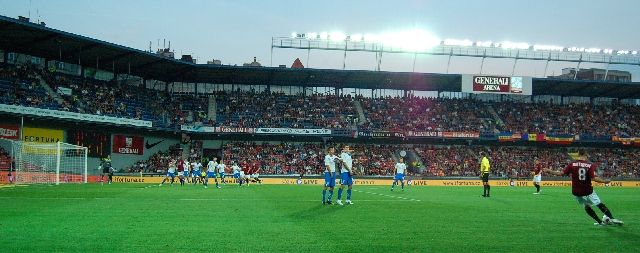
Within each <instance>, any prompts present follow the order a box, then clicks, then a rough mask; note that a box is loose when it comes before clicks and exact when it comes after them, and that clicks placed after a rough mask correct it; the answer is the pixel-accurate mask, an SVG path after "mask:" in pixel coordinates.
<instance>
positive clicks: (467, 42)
mask: <svg viewBox="0 0 640 253" xmlns="http://www.w3.org/2000/svg"><path fill="white" fill-rule="evenodd" d="M443 44H445V45H447V46H463V47H469V46H473V41H470V40H456V39H446V40H444V41H443Z"/></svg>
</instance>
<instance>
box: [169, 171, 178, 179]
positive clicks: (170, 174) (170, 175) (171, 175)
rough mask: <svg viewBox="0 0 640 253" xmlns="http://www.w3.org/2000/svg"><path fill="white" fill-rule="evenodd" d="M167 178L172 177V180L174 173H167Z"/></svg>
mask: <svg viewBox="0 0 640 253" xmlns="http://www.w3.org/2000/svg"><path fill="white" fill-rule="evenodd" d="M167 177H172V178H174V177H176V173H173V172H167Z"/></svg>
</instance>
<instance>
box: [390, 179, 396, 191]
mask: <svg viewBox="0 0 640 253" xmlns="http://www.w3.org/2000/svg"><path fill="white" fill-rule="evenodd" d="M393 188H396V181H393V184H392V185H391V189H393Z"/></svg>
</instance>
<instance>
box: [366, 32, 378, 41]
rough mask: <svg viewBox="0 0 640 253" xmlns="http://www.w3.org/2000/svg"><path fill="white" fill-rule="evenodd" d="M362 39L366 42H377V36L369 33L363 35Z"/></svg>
mask: <svg viewBox="0 0 640 253" xmlns="http://www.w3.org/2000/svg"><path fill="white" fill-rule="evenodd" d="M362 39H363V40H364V41H367V42H379V39H378V35H375V34H371V33H367V34H365V35H364V37H363V38H362Z"/></svg>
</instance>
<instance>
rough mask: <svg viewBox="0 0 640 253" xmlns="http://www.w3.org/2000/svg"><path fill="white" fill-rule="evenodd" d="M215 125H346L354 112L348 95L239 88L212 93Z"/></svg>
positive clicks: (309, 126)
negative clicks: (231, 91) (215, 117)
mask: <svg viewBox="0 0 640 253" xmlns="http://www.w3.org/2000/svg"><path fill="white" fill-rule="evenodd" d="M216 101H217V108H218V113H217V119H216V122H218V126H227V127H291V128H333V129H341V128H350V127H351V125H352V122H353V121H350V120H349V118H350V117H349V115H351V117H353V115H356V112H355V109H354V104H353V99H352V98H351V97H350V96H347V97H343V96H340V97H336V96H331V95H320V94H313V95H310V96H301V95H297V96H292V95H285V94H283V93H277V92H268V91H262V92H255V91H249V92H243V91H238V92H234V93H232V94H228V93H226V92H220V93H218V94H217V95H216Z"/></svg>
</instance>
